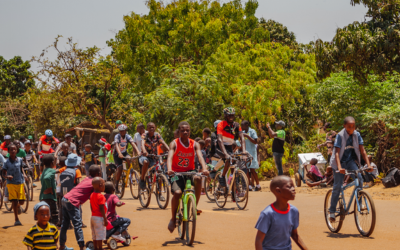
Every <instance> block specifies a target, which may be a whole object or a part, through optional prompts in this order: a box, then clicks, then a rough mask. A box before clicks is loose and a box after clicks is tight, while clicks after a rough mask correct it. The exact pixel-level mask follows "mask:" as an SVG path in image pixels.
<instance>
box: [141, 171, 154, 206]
mask: <svg viewBox="0 0 400 250" xmlns="http://www.w3.org/2000/svg"><path fill="white" fill-rule="evenodd" d="M150 200H151V192H150V189H149V181H148V178H146V188H145V189H141V188H140V187H139V201H140V205H142V207H144V208H146V207H148V206H149V205H150Z"/></svg>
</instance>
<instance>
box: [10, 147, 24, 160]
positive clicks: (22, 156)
mask: <svg viewBox="0 0 400 250" xmlns="http://www.w3.org/2000/svg"><path fill="white" fill-rule="evenodd" d="M17 157H21V158H25V157H26V152H25V150H23V149H22V148H20V149H19V151H18V153H17ZM6 158H10V153H7V155H6Z"/></svg>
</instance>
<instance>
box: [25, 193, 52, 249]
mask: <svg viewBox="0 0 400 250" xmlns="http://www.w3.org/2000/svg"><path fill="white" fill-rule="evenodd" d="M33 214H34V219H35V220H37V224H36V225H34V226H33V227H32V228H31V229H29V231H28V233H27V235H26V236H25V238H24V240H23V241H22V243H24V245H26V246H27V248H28V250H36V249H54V250H55V249H58V246H57V242H58V236H59V232H58V230H57V228H56V227H55V226H54V225H53V224H51V223H49V220H50V207H49V205H48V204H47V203H46V202H44V201H41V202H39V203H37V204H36V205H35V207H34V208H33Z"/></svg>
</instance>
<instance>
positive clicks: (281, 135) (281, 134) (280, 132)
mask: <svg viewBox="0 0 400 250" xmlns="http://www.w3.org/2000/svg"><path fill="white" fill-rule="evenodd" d="M276 137H278V138H281V139H283V140H285V137H286V132H285V130H278V131H276Z"/></svg>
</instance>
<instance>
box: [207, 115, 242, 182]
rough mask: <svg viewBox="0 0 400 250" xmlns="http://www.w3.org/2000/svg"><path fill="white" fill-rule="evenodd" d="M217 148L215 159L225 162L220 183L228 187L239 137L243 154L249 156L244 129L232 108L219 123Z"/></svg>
mask: <svg viewBox="0 0 400 250" xmlns="http://www.w3.org/2000/svg"><path fill="white" fill-rule="evenodd" d="M217 137H218V139H217V146H216V149H215V154H214V157H217V158H222V160H224V162H225V166H224V170H223V172H222V175H221V176H220V178H219V180H218V182H219V184H220V185H221V186H222V187H226V180H225V175H226V172H228V169H229V167H230V163H231V161H230V159H231V155H232V154H233V146H232V145H233V144H235V141H236V139H237V138H238V137H239V138H240V141H241V142H242V143H241V145H242V152H243V154H247V151H246V143H243V142H244V136H243V133H242V128H241V127H240V125H239V123H237V122H235V109H234V108H232V107H229V108H226V109H224V120H223V121H221V122H220V123H218V126H217Z"/></svg>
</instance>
